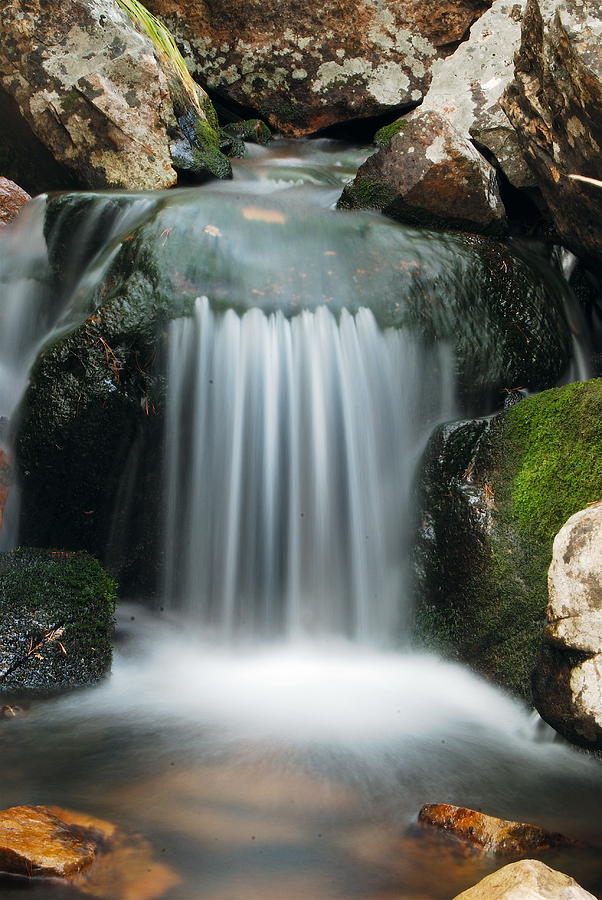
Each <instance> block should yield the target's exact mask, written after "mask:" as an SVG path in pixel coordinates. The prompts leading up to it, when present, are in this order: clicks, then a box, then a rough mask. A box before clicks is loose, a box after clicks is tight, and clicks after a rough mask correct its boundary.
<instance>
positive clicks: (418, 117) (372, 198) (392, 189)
mask: <svg viewBox="0 0 602 900" xmlns="http://www.w3.org/2000/svg"><path fill="white" fill-rule="evenodd" d="M338 206H339V208H340V209H378V210H379V211H380V212H383V213H384V214H385V215H386V216H390V217H391V218H392V219H397V220H398V221H400V222H407V223H408V224H410V225H421V226H424V227H427V228H448V229H449V228H459V229H462V230H464V231H476V232H488V233H496V232H501V231H502V230H503V228H504V225H505V218H506V216H505V210H504V205H503V203H502V200H501V197H500V193H499V190H498V186H497V180H496V174H495V170H494V168H493V167H492V166H491V165H490V164H489V163H488V162H487V160H486V159H485V158H484V157H483V156H481V154H480V153H479V152H478V150H476V149H475V147H474V146H473V144H472V143H471V142H470V141H469V140H468V137H467V136H466V137H464V136H462V135H461V134H460V133H459V132H458V131H457V130H456V129H455V128H454V127H453V126H452V125H451V124H450V123H449V122H448V120H447V119H446V118H444V117H443V116H441V115H439V114H438V113H436V112H432V111H426V112H423V111H422V110H421V111H420V112H419V113H416V114H414V115H413V116H412V117H410V118H408V119H406V120H405V123H404V127H403V128H402V129H401V130H399V131H398V132H397V133H396V134H394V135H393V136H392V137H391V138H390V140H389V141H388V142H387V144H386V146H384V147H383V148H382V149H381V150H379V152H378V153H376V154H375V155H374V156H371V157H369V158H368V159H367V160H366V162H365V163H364V165H363V166H360V168H359V170H358V173H357V175H356V177H355V180H354V181H353V182H351V184H349V185H347V187H346V188H345V190H344V191H343V194H342V196H341V198H340V200H339V202H338Z"/></svg>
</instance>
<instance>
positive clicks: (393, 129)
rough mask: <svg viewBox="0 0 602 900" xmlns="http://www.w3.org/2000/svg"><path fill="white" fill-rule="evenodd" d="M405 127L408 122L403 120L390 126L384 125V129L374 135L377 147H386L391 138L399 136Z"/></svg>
mask: <svg viewBox="0 0 602 900" xmlns="http://www.w3.org/2000/svg"><path fill="white" fill-rule="evenodd" d="M405 126H406V122H404V121H403V119H398V120H397V121H396V122H391V124H390V125H383V127H382V128H379V129H378V131H377V132H376V134H375V135H374V143H375V144H376V146H377V147H386V146H387V144H388V143H389V141H390V140H391V138H392V137H395V135H396V134H399V132H400V131H402V130H403V129H404V128H405Z"/></svg>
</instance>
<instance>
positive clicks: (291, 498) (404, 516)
mask: <svg viewBox="0 0 602 900" xmlns="http://www.w3.org/2000/svg"><path fill="white" fill-rule="evenodd" d="M452 381H453V377H452V374H451V372H450V371H449V365H448V366H447V367H446V366H445V365H444V363H442V361H441V359H440V358H438V355H437V353H436V352H430V353H429V352H427V351H425V350H424V349H422V348H421V347H420V345H419V344H418V343H417V342H416V341H415V340H412V338H411V336H409V335H408V334H407V333H406V332H404V331H403V330H397V329H388V330H384V331H383V330H382V329H380V328H379V327H378V325H377V323H376V321H375V319H374V316H373V314H372V313H371V312H370V311H369V310H368V309H360V310H359V311H358V312H357V313H356V314H355V315H351V314H350V313H348V312H346V311H345V310H343V311H342V312H341V314H340V316H339V317H338V318H337V317H335V316H334V315H333V314H332V313H331V312H330V311H329V310H328V309H327V308H326V307H324V306H321V307H318V308H317V309H316V310H315V311H310V310H306V311H304V312H302V313H300V314H298V315H296V316H293V317H292V318H290V319H287V318H285V317H284V315H283V314H282V313H280V312H276V313H271V314H269V315H266V314H265V313H263V312H262V311H261V310H258V309H252V310H249V311H248V312H246V313H245V314H244V315H242V316H239V315H237V314H236V313H235V312H234V311H232V310H229V311H227V312H226V313H224V314H215V313H214V312H213V311H212V310H211V307H210V304H209V301H208V300H207V298H206V297H203V298H199V299H198V300H197V301H196V307H195V314H194V318H192V319H189V318H183V319H178V320H176V321H175V322H173V323H172V325H171V328H170V336H169V364H168V384H169V392H168V399H167V409H168V419H167V435H168V440H167V473H166V486H167V522H166V535H167V548H166V551H167V571H166V598H167V600H166V602H167V603H168V604H169V603H171V604H174V605H175V606H176V607H177V608H179V609H185V610H186V612H187V613H188V614H189V616H191V617H193V618H196V619H197V620H199V619H200V621H201V622H202V623H203V624H204V625H205V626H208V625H213V626H215V628H216V629H217V631H218V632H220V633H221V636H222V637H225V638H228V637H231V636H233V635H236V634H237V633H240V632H242V633H243V634H247V635H254V636H255V637H262V636H267V635H270V634H284V635H287V636H289V637H300V636H303V635H307V634H313V635H315V636H320V637H323V636H325V635H328V634H335V635H341V636H347V637H351V638H354V639H356V640H359V641H363V642H366V641H369V642H377V643H381V644H383V643H385V642H388V641H390V642H392V643H394V644H395V643H397V644H399V642H400V626H401V624H402V623H401V622H400V618H401V617H402V615H403V609H404V604H403V601H402V598H403V597H404V595H405V596H407V592H408V587H407V585H406V583H405V575H406V572H405V568H406V566H405V563H404V561H405V560H407V555H408V551H407V546H406V545H407V541H408V538H409V535H408V527H409V525H410V524H411V522H412V512H411V501H410V496H409V495H410V489H411V484H412V478H413V474H414V469H415V465H416V461H417V457H418V452H419V450H420V449H421V447H422V446H423V442H424V439H425V437H426V435H427V434H428V430H429V427H432V421H433V419H434V420H435V421H437V420H440V419H441V417H442V416H445V415H447V416H449V415H450V414H451V408H450V407H449V405H448V406H447V408H445V404H446V400H447V403H448V404H449V402H450V401H449V398H448V392H447V391H446V390H445V388H444V385H448V384H450V383H452ZM432 397H435V398H436V401H435V403H434V406H435V409H430V408H429V407H430V406H433V403H432V400H431V401H429V398H432ZM437 407H439V408H437Z"/></svg>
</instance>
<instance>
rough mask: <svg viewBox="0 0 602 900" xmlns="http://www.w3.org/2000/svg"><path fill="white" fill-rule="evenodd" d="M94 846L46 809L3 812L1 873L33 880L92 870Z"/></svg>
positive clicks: (0, 818)
mask: <svg viewBox="0 0 602 900" xmlns="http://www.w3.org/2000/svg"><path fill="white" fill-rule="evenodd" d="M95 852H96V849H95V846H94V843H93V842H92V841H90V840H86V839H85V838H84V839H82V837H81V836H80V835H78V834H77V831H76V829H70V828H68V827H67V826H66V824H65V822H63V821H61V820H60V819H59V818H57V816H56V815H54V814H53V813H52V812H50V811H49V810H48V809H46V808H45V807H43V806H13V807H12V808H11V809H5V810H2V811H1V812H0V870H1V871H3V872H7V873H9V874H11V875H27V876H29V877H30V878H31V877H34V878H40V877H45V878H57V877H58V878H62V877H64V876H65V875H72V874H73V873H74V872H79V871H80V869H83V868H84V867H85V866H89V865H90V863H91V862H92V860H93V859H94V856H95Z"/></svg>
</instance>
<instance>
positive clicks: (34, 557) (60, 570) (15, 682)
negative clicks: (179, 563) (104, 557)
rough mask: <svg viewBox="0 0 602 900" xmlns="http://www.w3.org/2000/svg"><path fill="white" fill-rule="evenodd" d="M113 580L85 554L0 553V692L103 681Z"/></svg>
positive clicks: (46, 690)
mask: <svg viewBox="0 0 602 900" xmlns="http://www.w3.org/2000/svg"><path fill="white" fill-rule="evenodd" d="M114 604H115V585H114V582H113V581H112V580H111V579H110V578H109V577H108V576H107V575H106V574H105V573H104V572H103V570H102V569H101V567H100V565H99V564H98V563H97V562H96V560H94V559H92V558H91V557H89V556H88V555H87V554H85V553H65V552H62V551H51V550H25V549H19V550H14V551H7V552H5V553H2V554H0V691H3V692H10V693H19V694H23V693H34V694H36V693H49V692H55V691H58V690H61V689H66V688H73V687H77V686H80V685H84V684H90V683H93V682H95V681H98V680H99V679H100V678H101V677H102V676H103V675H104V674H105V673H106V672H107V670H108V668H109V666H110V663H111V630H112V615H113V610H114Z"/></svg>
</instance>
